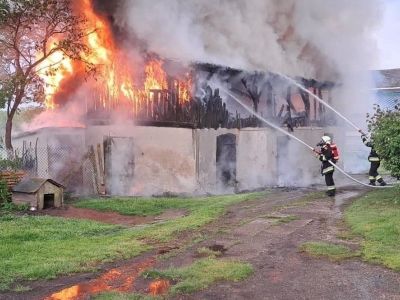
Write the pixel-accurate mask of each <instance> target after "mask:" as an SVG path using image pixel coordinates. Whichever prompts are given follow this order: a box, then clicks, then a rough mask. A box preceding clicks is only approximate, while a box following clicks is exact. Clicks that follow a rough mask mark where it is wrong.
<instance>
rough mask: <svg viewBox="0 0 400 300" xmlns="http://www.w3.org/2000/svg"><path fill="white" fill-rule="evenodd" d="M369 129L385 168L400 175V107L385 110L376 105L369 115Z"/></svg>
mask: <svg viewBox="0 0 400 300" xmlns="http://www.w3.org/2000/svg"><path fill="white" fill-rule="evenodd" d="M368 129H369V131H370V132H371V138H372V141H373V144H374V147H375V149H376V151H377V153H378V154H379V155H380V157H381V158H382V160H383V166H384V168H385V169H386V170H388V171H390V173H391V175H392V176H395V177H400V107H399V106H396V107H395V108H394V109H393V110H383V109H381V108H380V107H379V106H375V113H374V114H373V115H368Z"/></svg>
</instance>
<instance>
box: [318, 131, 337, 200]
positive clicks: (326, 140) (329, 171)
mask: <svg viewBox="0 0 400 300" xmlns="http://www.w3.org/2000/svg"><path fill="white" fill-rule="evenodd" d="M317 146H319V147H320V151H315V152H316V153H317V154H318V158H319V160H320V161H321V162H322V165H321V174H322V176H324V177H325V183H326V186H327V188H328V189H327V191H326V194H327V195H328V196H330V197H333V196H335V194H336V187H335V182H334V180H333V172H335V168H334V167H333V166H332V165H331V164H330V163H329V161H332V162H334V161H333V151H332V148H331V138H330V137H329V136H327V135H324V136H323V137H322V138H321V142H319V143H318V144H317Z"/></svg>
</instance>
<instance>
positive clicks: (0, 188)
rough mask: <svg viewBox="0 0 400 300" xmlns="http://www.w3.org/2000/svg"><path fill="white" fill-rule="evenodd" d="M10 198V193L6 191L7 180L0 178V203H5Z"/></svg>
mask: <svg viewBox="0 0 400 300" xmlns="http://www.w3.org/2000/svg"><path fill="white" fill-rule="evenodd" d="M10 200H11V193H10V192H9V191H8V186H7V182H5V180H0V203H6V202H8V201H10Z"/></svg>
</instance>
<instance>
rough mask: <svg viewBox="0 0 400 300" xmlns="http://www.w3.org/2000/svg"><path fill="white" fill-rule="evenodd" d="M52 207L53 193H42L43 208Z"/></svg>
mask: <svg viewBox="0 0 400 300" xmlns="http://www.w3.org/2000/svg"><path fill="white" fill-rule="evenodd" d="M53 207H54V194H44V195H43V209H46V208H53Z"/></svg>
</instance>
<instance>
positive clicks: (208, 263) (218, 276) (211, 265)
mask: <svg viewBox="0 0 400 300" xmlns="http://www.w3.org/2000/svg"><path fill="white" fill-rule="evenodd" d="M252 273H253V268H252V266H251V265H250V264H247V263H241V262H238V261H233V260H225V259H215V258H212V257H209V258H204V259H200V260H197V261H195V262H194V263H193V264H192V265H189V266H186V267H182V268H170V269H167V270H164V271H160V270H151V271H145V272H144V273H143V275H144V276H145V277H148V278H164V279H170V280H172V281H177V282H178V283H177V284H176V285H174V286H173V287H172V288H171V291H170V292H171V294H188V293H193V292H196V291H199V290H202V289H205V288H207V287H208V286H210V285H211V284H213V283H214V282H217V281H222V280H230V281H240V280H244V279H246V278H248V277H249V276H250V275H251V274H252Z"/></svg>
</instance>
